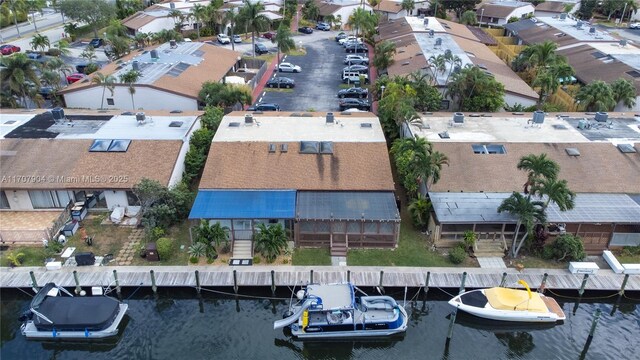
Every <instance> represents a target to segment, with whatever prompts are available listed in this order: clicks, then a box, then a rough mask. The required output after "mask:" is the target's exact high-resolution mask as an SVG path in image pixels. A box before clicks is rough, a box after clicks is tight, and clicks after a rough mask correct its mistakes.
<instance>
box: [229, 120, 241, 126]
mask: <svg viewBox="0 0 640 360" xmlns="http://www.w3.org/2000/svg"><path fill="white" fill-rule="evenodd" d="M229 127H240V123H239V122H235V121H234V122H230V123H229Z"/></svg>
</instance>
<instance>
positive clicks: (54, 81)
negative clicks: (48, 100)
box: [40, 70, 62, 102]
mask: <svg viewBox="0 0 640 360" xmlns="http://www.w3.org/2000/svg"><path fill="white" fill-rule="evenodd" d="M61 80H62V79H61V76H60V72H58V71H53V70H44V71H43V72H42V75H41V76H40V82H41V83H42V84H45V85H48V86H50V87H51V89H52V90H53V91H52V92H51V95H52V99H53V101H54V102H57V95H58V91H59V90H60V81H61Z"/></svg>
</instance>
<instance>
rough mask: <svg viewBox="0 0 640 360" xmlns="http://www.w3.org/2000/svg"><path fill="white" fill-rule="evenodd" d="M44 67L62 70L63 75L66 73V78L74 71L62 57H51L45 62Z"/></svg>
mask: <svg viewBox="0 0 640 360" xmlns="http://www.w3.org/2000/svg"><path fill="white" fill-rule="evenodd" d="M44 69H45V70H51V71H57V72H61V73H62V74H63V75H65V79H66V76H67V75H69V74H71V73H72V72H73V69H72V68H71V66H70V65H68V64H67V63H66V62H64V61H63V60H62V59H60V58H50V59H49V60H47V62H45V63H44Z"/></svg>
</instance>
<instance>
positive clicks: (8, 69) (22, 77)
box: [0, 53, 39, 108]
mask: <svg viewBox="0 0 640 360" xmlns="http://www.w3.org/2000/svg"><path fill="white" fill-rule="evenodd" d="M3 63H4V66H5V68H4V69H2V71H1V72H0V79H1V80H2V81H0V83H1V84H2V85H3V87H5V86H6V87H8V88H9V92H10V94H11V96H13V97H17V98H18V99H22V103H23V105H24V107H26V108H28V107H29V105H28V102H27V97H30V96H31V95H32V94H31V93H30V91H29V84H28V83H27V81H28V82H31V83H32V84H38V83H39V80H38V75H37V74H36V65H35V62H34V61H33V60H31V59H29V58H27V55H25V54H20V53H17V54H14V55H13V56H11V57H7V58H5V59H3Z"/></svg>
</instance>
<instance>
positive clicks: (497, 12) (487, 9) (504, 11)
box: [476, 3, 531, 19]
mask: <svg viewBox="0 0 640 360" xmlns="http://www.w3.org/2000/svg"><path fill="white" fill-rule="evenodd" d="M529 5H531V4H527V3H523V4H522V6H520V7H523V6H529ZM482 9H484V13H483V12H482ZM516 9H517V8H516V7H513V6H503V5H497V4H482V5H480V6H478V8H477V9H476V14H477V15H478V17H480V15H481V14H482V16H483V17H485V18H489V17H494V18H500V19H506V18H507V17H509V16H510V15H511V13H513V12H514V11H515V10H516Z"/></svg>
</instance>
